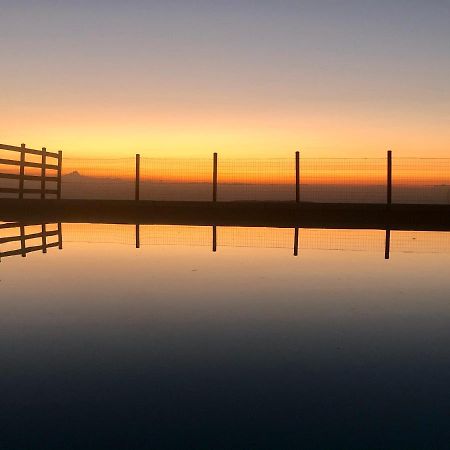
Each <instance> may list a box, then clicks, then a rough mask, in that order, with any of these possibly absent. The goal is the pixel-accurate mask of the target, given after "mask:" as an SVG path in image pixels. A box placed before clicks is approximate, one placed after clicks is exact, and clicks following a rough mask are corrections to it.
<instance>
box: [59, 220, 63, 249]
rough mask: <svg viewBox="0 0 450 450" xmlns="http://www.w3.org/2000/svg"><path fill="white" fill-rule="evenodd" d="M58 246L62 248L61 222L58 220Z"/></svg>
mask: <svg viewBox="0 0 450 450" xmlns="http://www.w3.org/2000/svg"><path fill="white" fill-rule="evenodd" d="M58 248H59V249H60V250H62V248H63V240H62V225H61V222H58Z"/></svg>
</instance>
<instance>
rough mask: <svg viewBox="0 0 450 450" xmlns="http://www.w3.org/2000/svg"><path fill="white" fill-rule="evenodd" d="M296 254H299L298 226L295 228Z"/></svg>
mask: <svg viewBox="0 0 450 450" xmlns="http://www.w3.org/2000/svg"><path fill="white" fill-rule="evenodd" d="M294 256H298V228H297V227H296V228H295V229H294Z"/></svg>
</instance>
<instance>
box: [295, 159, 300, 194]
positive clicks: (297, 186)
mask: <svg viewBox="0 0 450 450" xmlns="http://www.w3.org/2000/svg"><path fill="white" fill-rule="evenodd" d="M295 201H296V202H297V203H300V152H298V151H297V152H295Z"/></svg>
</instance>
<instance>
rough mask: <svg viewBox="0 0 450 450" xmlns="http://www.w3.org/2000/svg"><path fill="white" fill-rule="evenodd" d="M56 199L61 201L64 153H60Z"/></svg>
mask: <svg viewBox="0 0 450 450" xmlns="http://www.w3.org/2000/svg"><path fill="white" fill-rule="evenodd" d="M57 178H58V181H57V188H56V198H57V199H58V200H61V183H62V151H61V150H59V152H58V175H57Z"/></svg>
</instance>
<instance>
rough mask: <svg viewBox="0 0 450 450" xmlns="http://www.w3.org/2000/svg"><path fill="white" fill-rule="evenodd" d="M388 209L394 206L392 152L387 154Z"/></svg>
mask: <svg viewBox="0 0 450 450" xmlns="http://www.w3.org/2000/svg"><path fill="white" fill-rule="evenodd" d="M386 201H387V207H388V209H389V208H390V207H391V204H392V151H391V150H388V152H387V199H386Z"/></svg>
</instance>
